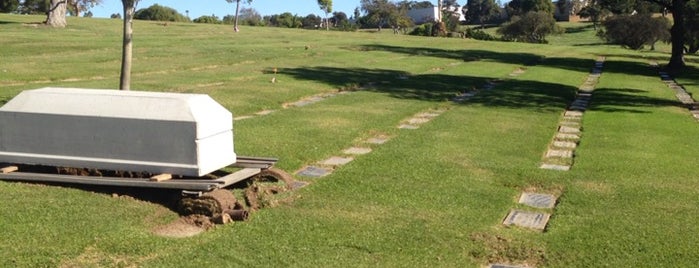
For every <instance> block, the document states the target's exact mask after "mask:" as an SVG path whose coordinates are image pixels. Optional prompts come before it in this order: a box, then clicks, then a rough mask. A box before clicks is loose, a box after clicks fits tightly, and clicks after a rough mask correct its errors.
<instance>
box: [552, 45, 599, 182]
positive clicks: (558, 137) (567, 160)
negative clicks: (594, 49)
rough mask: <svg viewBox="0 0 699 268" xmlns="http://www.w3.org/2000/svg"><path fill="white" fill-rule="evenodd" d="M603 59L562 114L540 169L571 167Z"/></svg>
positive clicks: (596, 64)
mask: <svg viewBox="0 0 699 268" xmlns="http://www.w3.org/2000/svg"><path fill="white" fill-rule="evenodd" d="M604 60H605V58H604V57H599V58H597V60H596V61H595V66H594V68H592V71H591V72H590V74H589V75H588V76H587V79H586V80H585V82H584V83H583V84H582V85H581V86H580V87H579V88H578V92H577V95H576V96H575V100H574V101H573V102H572V103H571V104H570V105H569V106H568V108H567V109H566V111H565V112H564V113H563V119H562V120H561V121H560V123H559V124H558V131H557V132H556V134H555V136H554V137H553V141H552V142H551V144H550V145H549V147H548V150H547V151H546V153H545V154H544V156H543V159H542V164H541V166H540V168H542V169H550V170H561V171H568V170H570V168H571V167H572V166H573V157H574V156H575V148H577V147H578V143H580V138H581V136H582V117H583V114H584V113H585V110H587V107H588V106H589V104H590V100H591V99H592V92H593V91H594V90H595V86H596V85H597V83H598V82H599V78H600V76H601V75H602V68H603V67H604Z"/></svg>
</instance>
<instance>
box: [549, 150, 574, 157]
mask: <svg viewBox="0 0 699 268" xmlns="http://www.w3.org/2000/svg"><path fill="white" fill-rule="evenodd" d="M546 157H561V158H573V151H569V150H555V149H549V150H548V151H546Z"/></svg>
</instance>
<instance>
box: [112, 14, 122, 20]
mask: <svg viewBox="0 0 699 268" xmlns="http://www.w3.org/2000/svg"><path fill="white" fill-rule="evenodd" d="M109 18H112V19H121V14H119V13H113V14H112V15H110V16H109Z"/></svg>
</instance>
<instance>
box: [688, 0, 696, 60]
mask: <svg viewBox="0 0 699 268" xmlns="http://www.w3.org/2000/svg"><path fill="white" fill-rule="evenodd" d="M686 24H687V29H686V31H687V34H686V37H685V38H686V39H687V40H686V42H685V43H686V44H687V53H689V54H695V53H697V52H698V51H699V1H690V2H689V3H687V21H686Z"/></svg>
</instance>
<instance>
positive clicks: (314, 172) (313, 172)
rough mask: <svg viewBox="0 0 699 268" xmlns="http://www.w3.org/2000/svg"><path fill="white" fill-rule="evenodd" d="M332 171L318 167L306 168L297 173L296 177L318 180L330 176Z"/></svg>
mask: <svg viewBox="0 0 699 268" xmlns="http://www.w3.org/2000/svg"><path fill="white" fill-rule="evenodd" d="M331 172H332V170H330V169H326V168H320V167H315V166H307V167H305V168H304V169H302V170H301V171H299V172H297V173H296V175H299V176H304V177H311V178H320V177H323V176H326V175H328V174H330V173H331Z"/></svg>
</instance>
